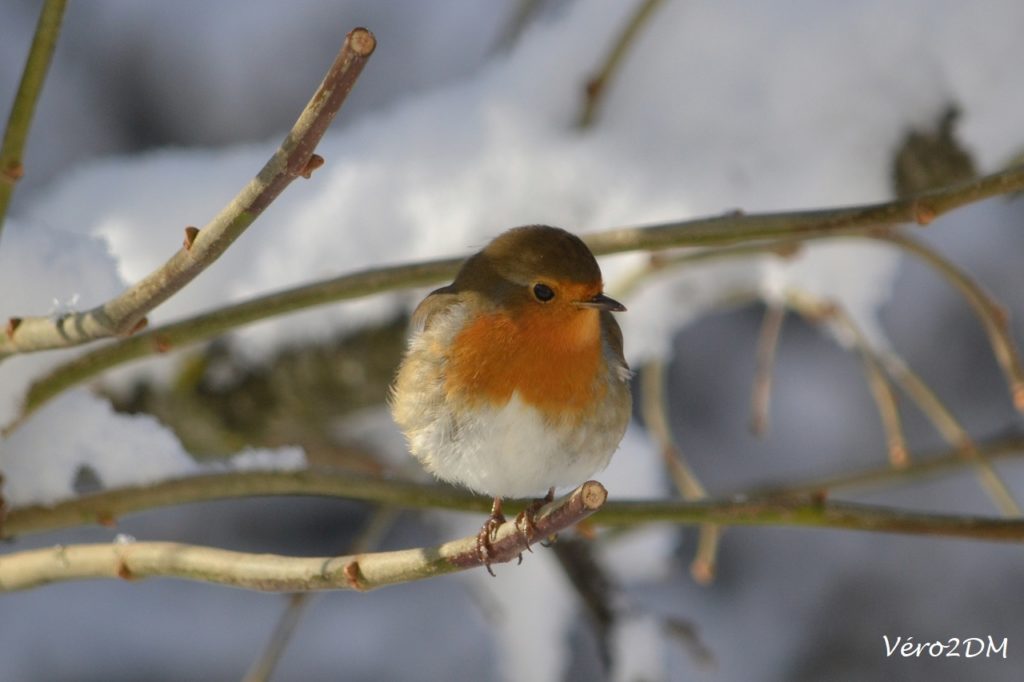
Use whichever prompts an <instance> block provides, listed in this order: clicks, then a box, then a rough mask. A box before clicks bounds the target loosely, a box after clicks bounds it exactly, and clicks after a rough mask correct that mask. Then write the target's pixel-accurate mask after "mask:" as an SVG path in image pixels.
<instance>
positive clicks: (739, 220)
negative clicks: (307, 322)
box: [0, 166, 1024, 433]
mask: <svg viewBox="0 0 1024 682" xmlns="http://www.w3.org/2000/svg"><path fill="white" fill-rule="evenodd" d="M1021 190H1024V166H1019V167H1016V168H1013V169H1010V170H1006V171H1002V172H1000V173H995V174H993V175H988V176H985V177H982V178H979V179H977V180H972V181H970V182H965V183H960V184H957V185H953V186H950V187H946V188H942V189H939V190H934V191H929V192H924V193H922V194H919V195H917V196H915V197H910V198H906V199H899V200H896V201H891V202H886V203H880V204H868V205H864V206H854V207H850V208H839V209H823V210H817V211H797V212H789V213H763V214H751V215H743V214H739V213H736V212H732V213H728V214H725V215H722V216H716V217H711V218H698V219H695V220H684V221H678V222H672V223H664V224H661V225H652V226H649V227H627V228H620V229H616V230H609V231H605V232H598V233H594V234H589V235H584V238H585V240H586V242H587V244H588V245H589V246H590V248H591V249H592V250H593V251H594V253H596V254H598V255H606V254H611V253H620V252H623V251H637V250H652V251H655V250H661V249H668V248H674V247H680V246H716V245H729V244H736V243H739V242H743V241H752V242H762V241H763V242H769V241H771V240H777V239H781V240H783V241H782V242H771V243H768V244H763V245H749V246H744V247H742V248H741V249H740V250H739V251H736V250H735V249H730V250H728V253H729V255H739V254H740V253H749V252H756V251H760V250H762V249H764V248H768V249H770V250H776V249H786V250H791V249H794V248H796V245H797V241H796V240H806V239H821V238H828V237H837V236H848V235H851V234H861V233H865V232H871V231H874V230H877V228H878V227H879V226H880V225H890V224H895V223H899V222H906V221H915V220H918V221H920V220H924V219H925V218H928V219H934V218H935V217H937V216H939V215H941V214H942V213H945V212H948V211H950V210H953V209H955V208H957V207H959V206H963V205H965V204H969V203H972V202H975V201H980V200H982V199H987V198H990V197H993V196H998V195H1000V194H1006V193H1009V192H1013V191H1021ZM734 251H736V252H735V253H734ZM705 254H706V257H713V256H714V252H713V251H708V252H698V253H696V254H687V256H688V257H698V258H704V257H705ZM684 257H686V256H684ZM463 260H464V259H463V258H461V257H460V258H447V259H442V260H431V261H423V262H419V263H411V264H407V265H394V266H387V267H379V268H373V269H369V270H363V271H360V272H355V273H349V274H345V275H341V276H339V277H334V278H331V279H328V280H322V281H320V282H314V283H312V284H307V285H304V286H300V287H295V288H292V289H286V290H283V291H280V292H277V293H273V294H269V295H265V296H260V297H257V298H253V299H250V300H249V301H244V302H242V303H237V304H234V305H229V306H225V307H223V308H220V309H218V310H214V311H211V312H209V313H205V314H201V315H197V316H195V317H191V318H188V319H185V320H181V321H179V322H175V323H172V324H168V325H164V326H162V327H158V328H154V329H152V330H149V331H147V332H144V333H141V334H136V335H135V336H132V337H130V338H127V339H122V340H120V341H117V342H115V343H112V344H109V345H106V346H103V347H101V348H98V349H96V350H94V351H91V352H88V353H85V354H83V355H81V356H79V357H77V358H75V359H74V360H71V361H69V362H67V363H65V364H62V365H59V366H58V367H56V368H55V369H54V370H52V371H51V372H50V373H49V374H47V375H45V376H43V377H40V378H39V379H38V380H36V381H35V382H34V383H33V384H32V385H31V386H30V387H29V390H28V393H27V395H26V397H25V401H24V404H23V407H22V411H21V413H20V414H19V416H18V418H17V420H16V421H15V422H13V423H11V424H8V425H6V426H5V428H4V433H10V431H12V430H13V429H14V428H16V427H17V425H18V424H19V423H21V422H22V421H24V419H25V418H27V417H28V416H29V415H31V414H32V413H33V412H35V411H36V410H38V409H39V408H40V407H41V406H42V405H44V404H45V403H46V402H47V401H49V400H50V399H51V398H53V397H54V396H56V395H58V394H59V393H61V392H62V391H64V390H66V389H68V388H70V387H72V386H75V385H78V384H80V383H82V382H83V381H86V380H87V379H90V378H92V377H94V376H97V375H98V374H100V373H101V372H103V371H104V370H107V369H110V368H111V367H115V366H117V365H120V364H122V363H125V362H130V361H132V360H137V359H139V358H143V357H147V356H149V355H153V354H155V353H162V352H166V351H168V350H170V349H172V348H179V347H181V346H184V345H188V344H192V343H197V342H200V341H205V340H208V339H211V338H213V337H216V336H218V335H220V334H223V333H225V332H227V331H229V330H231V329H234V328H236V327H240V326H243V325H246V324H250V323H252V322H256V321H258V320H263V319H266V318H269V317H273V316H276V315H280V314H283V313H286V312H294V311H297V310H302V309H304V308H309V307H312V306H316V305H322V304H326V303H332V302H336V301H341V300H348V299H353V298H360V297H364V296H370V295H372V294H378V293H382V292H386V291H392V290H395V289H401V288H408V287H414V286H428V285H432V284H437V283H438V282H441V281H444V280H446V279H450V278H451V277H452V276H453V275H454V273H455V271H456V270H457V269H458V267H459V265H460V264H461V263H462V261H463ZM2 355H3V341H2V340H0V357H2Z"/></svg>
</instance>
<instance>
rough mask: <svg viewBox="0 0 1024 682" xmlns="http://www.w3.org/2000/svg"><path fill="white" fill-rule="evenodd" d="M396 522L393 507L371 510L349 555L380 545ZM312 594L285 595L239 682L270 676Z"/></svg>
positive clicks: (395, 510)
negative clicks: (263, 642)
mask: <svg viewBox="0 0 1024 682" xmlns="http://www.w3.org/2000/svg"><path fill="white" fill-rule="evenodd" d="M397 518H398V510H397V509H395V508H394V507H380V506H378V507H376V508H374V510H373V511H372V512H371V513H370V519H369V520H368V521H367V522H366V525H364V526H363V529H362V531H360V533H359V535H357V536H356V538H355V540H354V541H353V542H352V545H351V546H350V547H349V552H350V553H352V554H362V553H364V552H369V551H371V550H373V549H374V548H375V547H376V546H377V545H378V544H380V540H381V538H382V537H383V536H384V534H385V533H386V532H387V531H388V529H389V528H391V526H392V525H393V524H394V522H395V519H397ZM313 594H314V593H312V592H295V593H294V594H290V595H288V603H287V605H286V606H285V608H284V611H282V612H281V616H280V618H278V621H277V625H276V626H275V627H274V632H273V633H271V635H270V640H269V641H268V642H267V645H266V647H264V649H263V653H262V654H261V655H260V657H259V658H258V659H257V660H256V662H255V663H254V664H253V665H252V667H251V668H249V672H247V673H246V674H245V677H244V678H243V682H266V681H267V680H269V679H270V677H271V675H273V674H274V670H275V669H276V668H277V664H278V662H279V661H280V660H281V656H283V655H284V651H285V649H286V648H287V647H288V643H289V642H290V641H291V639H292V635H294V634H295V629H296V628H297V627H298V626H299V622H300V621H301V620H302V616H303V614H304V613H306V607H307V606H309V601H310V599H311V598H312V596H313Z"/></svg>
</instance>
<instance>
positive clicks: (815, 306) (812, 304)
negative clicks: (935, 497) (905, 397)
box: [786, 292, 908, 468]
mask: <svg viewBox="0 0 1024 682" xmlns="http://www.w3.org/2000/svg"><path fill="white" fill-rule="evenodd" d="M786 304H787V305H789V306H790V307H791V308H792V309H793V310H795V311H796V312H797V313H799V314H800V315H802V316H803V317H805V318H807V319H809V320H811V321H823V320H824V321H828V322H831V323H833V324H835V325H837V327H838V328H839V329H840V330H841V331H842V333H843V334H844V336H846V337H848V338H849V339H850V341H851V343H852V344H853V346H854V348H855V349H856V350H857V352H858V354H859V355H860V358H861V362H862V364H863V366H864V376H865V377H866V379H867V382H868V388H869V389H870V390H871V395H872V397H873V398H874V400H875V405H876V406H877V408H878V415H879V418H880V419H881V421H882V428H883V430H884V431H885V442H886V451H887V452H888V453H889V462H890V463H891V464H892V465H893V466H894V467H897V468H900V467H905V466H907V464H908V455H907V444H906V440H905V439H904V438H903V421H902V419H901V418H900V412H899V406H898V404H897V402H896V395H895V393H894V392H893V390H892V385H891V384H890V383H889V380H888V378H887V376H886V374H885V368H884V367H883V365H882V361H881V360H880V359H879V357H878V354H877V353H876V352H875V349H874V348H873V347H872V345H871V343H870V342H869V341H868V339H867V338H866V337H865V336H864V333H863V332H862V331H861V330H860V328H859V327H858V326H857V324H856V323H854V321H853V319H852V318H851V317H850V316H849V315H848V314H847V313H846V311H845V310H844V309H843V308H842V306H840V305H838V304H836V303H833V302H829V301H822V300H819V299H817V298H815V297H813V296H811V295H810V294H807V293H805V292H788V295H787V297H786Z"/></svg>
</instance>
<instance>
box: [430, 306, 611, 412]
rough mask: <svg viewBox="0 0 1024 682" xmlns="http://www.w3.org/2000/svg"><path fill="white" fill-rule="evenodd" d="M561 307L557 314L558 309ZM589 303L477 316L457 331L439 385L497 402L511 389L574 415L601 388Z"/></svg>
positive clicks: (596, 328)
mask: <svg viewBox="0 0 1024 682" xmlns="http://www.w3.org/2000/svg"><path fill="white" fill-rule="evenodd" d="M559 313H561V314H559ZM599 372H601V373H603V372H604V361H603V358H602V355H601V327H600V317H599V315H598V313H597V311H596V310H585V309H575V308H574V309H572V310H564V309H562V310H550V309H547V308H536V309H533V310H528V311H526V312H524V313H520V314H517V315H515V317H514V318H513V317H511V316H509V315H508V314H506V313H492V314H488V315H482V316H480V317H478V318H477V319H476V320H475V321H473V322H471V323H470V324H468V325H466V327H465V328H464V329H463V330H462V331H461V332H459V334H458V335H456V337H455V340H454V342H453V344H452V349H451V353H450V356H449V362H448V368H447V373H446V385H445V389H446V392H447V393H448V395H449V396H450V397H453V398H456V399H458V400H460V401H463V402H464V403H466V404H469V405H472V406H477V405H482V404H490V405H503V404H505V403H507V402H508V401H509V399H510V398H511V397H512V393H513V392H515V391H518V393H519V396H520V398H521V399H522V400H523V401H524V402H526V403H527V404H530V405H533V406H534V407H537V408H538V409H540V410H542V411H544V412H545V413H546V414H550V415H551V416H552V417H553V418H562V419H570V420H575V419H581V418H582V417H583V416H584V415H585V414H586V413H587V412H588V411H589V409H590V408H591V407H592V406H593V405H594V404H595V402H596V401H598V400H600V399H601V398H603V397H604V393H605V387H604V386H603V384H602V383H601V382H598V381H596V380H595V379H596V377H597V376H598V373H599Z"/></svg>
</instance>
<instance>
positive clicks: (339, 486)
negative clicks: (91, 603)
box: [0, 437, 1024, 539]
mask: <svg viewBox="0 0 1024 682" xmlns="http://www.w3.org/2000/svg"><path fill="white" fill-rule="evenodd" d="M977 450H978V457H980V458H983V459H985V460H986V461H989V462H991V461H993V460H995V459H999V458H1007V457H1011V456H1020V455H1021V454H1022V453H1024V437H1013V438H1006V439H1002V440H999V441H993V442H991V443H986V444H982V445H979V446H978V448H977ZM972 465H973V461H968V460H965V459H964V457H963V454H962V452H961V451H960V450H958V449H954V450H949V451H945V452H942V453H923V454H916V455H914V456H913V457H911V459H910V463H909V464H908V465H907V467H905V468H903V469H893V468H892V467H889V466H883V467H872V468H870V469H867V470H864V471H858V472H853V473H848V474H842V475H839V476H833V477H829V478H822V479H816V480H812V481H808V482H805V483H802V484H796V485H792V486H787V487H785V488H773V489H764V490H758V491H751V492H749V493H748V494H747V497H749V498H750V499H759V500H760V499H773V500H778V499H783V498H787V499H788V498H792V499H798V498H801V497H806V495H807V494H810V493H816V492H818V491H838V490H842V489H851V488H861V487H865V486H869V485H872V486H876V485H880V484H883V483H899V482H908V481H911V480H917V479H920V478H922V477H925V476H933V475H938V474H944V473H948V472H951V471H957V470H961V469H963V468H964V467H968V466H972ZM262 495H275V496H284V495H294V496H318V497H341V498H346V499H353V500H362V501H366V502H376V503H379V504H385V505H389V506H394V507H399V508H404V509H446V510H451V511H465V512H475V513H482V514H486V513H487V512H488V511H489V510H490V508H491V500H490V499H488V498H484V497H480V496H477V495H473V494H472V493H469V492H467V491H465V490H462V489H458V488H452V487H450V486H442V485H438V484H436V483H413V482H411V481H400V480H395V479H382V478H375V477H370V476H361V475H356V474H346V473H339V472H327V471H316V470H302V471H234V472H226V473H217V474H206V475H200V476H188V477H185V478H179V479H172V480H167V481H161V482H159V483H154V484H150V485H143V486H133V487H126V488H117V489H112V490H106V491H103V492H99V493H93V494H90V495H83V496H82V497H76V498H73V499H70V500H66V501H63V502H58V503H57V504H54V505H32V506H28V507H15V508H13V509H11V510H10V511H9V512H8V515H7V519H6V521H5V523H4V525H3V527H2V528H0V539H2V538H13V537H18V536H22V535H28V534H33V533H44V532H49V531H54V530H60V529H63V528H74V527H78V526H84V525H89V524H100V525H108V526H109V525H113V524H115V523H116V522H117V519H118V518H120V517H122V516H125V515H128V514H133V513H136V512H140V511H144V510H148V509H157V508H161V507H168V506H173V505H178V504H187V503H190V502H206V501H212V500H225V499H236V498H244V497H256V496H262ZM737 497H740V496H739V495H737V496H734V497H731V498H728V499H725V500H718V501H714V500H712V501H711V502H709V503H708V504H710V505H711V506H710V507H707V508H704V507H702V506H701V504H704V503H701V504H697V503H696V502H695V503H694V504H693V505H691V506H689V507H687V506H686V505H683V507H679V504H680V503H675V502H666V503H664V504H665V505H666V506H665V507H664V508H663V510H662V511H664V512H665V513H668V510H674V511H673V512H672V513H679V510H680V509H684V510H689V511H687V512H686V513H690V514H693V517H692V518H693V521H692V522H694V523H704V522H709V523H718V522H719V520H720V519H723V520H722V522H723V523H724V524H725V525H733V524H736V523H739V522H740V521H738V520H737V518H736V516H735V515H732V516H729V515H727V514H724V513H721V512H722V510H723V509H726V508H729V505H735V504H736V503H735V499H736V498H737ZM623 504H626V505H627V506H628V504H631V503H628V502H619V501H614V502H609V503H608V504H606V505H605V509H604V511H603V512H602V515H600V516H598V517H597V520H598V521H600V520H601V519H602V518H605V516H604V515H605V514H609V515H613V514H619V506H620V505H623ZM645 504H646V503H645ZM658 504H661V503H658ZM722 505H724V507H723V506H722ZM521 508H522V505H521V503H517V502H516V501H514V500H509V501H508V503H507V505H506V511H512V512H515V511H518V510H519V509H521ZM713 510H718V511H716V512H714V513H712V511H713ZM628 513H635V512H628ZM608 518H611V517H610V516H609V517H608ZM620 520H621V519H620ZM647 520H654V519H648V518H644V517H642V516H638V517H636V521H637V522H640V521H647ZM659 520H664V519H659Z"/></svg>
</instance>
